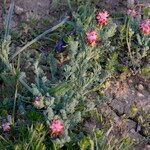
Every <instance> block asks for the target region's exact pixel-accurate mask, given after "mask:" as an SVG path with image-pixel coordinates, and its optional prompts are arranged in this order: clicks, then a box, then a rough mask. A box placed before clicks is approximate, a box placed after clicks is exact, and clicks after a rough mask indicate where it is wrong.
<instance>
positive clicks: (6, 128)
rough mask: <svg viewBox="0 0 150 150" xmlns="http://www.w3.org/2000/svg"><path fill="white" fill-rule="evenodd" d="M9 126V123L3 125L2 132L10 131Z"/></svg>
mask: <svg viewBox="0 0 150 150" xmlns="http://www.w3.org/2000/svg"><path fill="white" fill-rule="evenodd" d="M10 125H11V124H10V123H9V122H6V123H3V124H2V129H3V131H10V129H11V127H10Z"/></svg>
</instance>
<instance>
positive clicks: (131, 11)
mask: <svg viewBox="0 0 150 150" xmlns="http://www.w3.org/2000/svg"><path fill="white" fill-rule="evenodd" d="M127 14H128V15H129V16H131V17H136V16H137V15H138V13H137V11H136V10H135V9H128V11H127Z"/></svg>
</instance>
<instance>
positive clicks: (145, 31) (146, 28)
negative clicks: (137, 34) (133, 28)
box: [140, 19, 150, 35]
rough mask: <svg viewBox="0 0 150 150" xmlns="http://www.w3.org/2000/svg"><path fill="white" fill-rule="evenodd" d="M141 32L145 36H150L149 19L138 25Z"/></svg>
mask: <svg viewBox="0 0 150 150" xmlns="http://www.w3.org/2000/svg"><path fill="white" fill-rule="evenodd" d="M140 29H141V32H142V33H143V34H145V35H150V19H145V20H143V21H142V22H141V23H140Z"/></svg>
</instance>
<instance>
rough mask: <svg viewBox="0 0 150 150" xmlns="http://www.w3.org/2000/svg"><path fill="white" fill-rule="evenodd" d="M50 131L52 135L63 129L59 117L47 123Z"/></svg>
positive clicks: (56, 134)
mask: <svg viewBox="0 0 150 150" xmlns="http://www.w3.org/2000/svg"><path fill="white" fill-rule="evenodd" d="M49 128H50V132H51V134H52V135H54V136H58V135H60V134H61V133H62V132H63V131H64V125H63V123H62V122H61V120H59V119H54V120H53V121H52V122H51V124H50V125H49Z"/></svg>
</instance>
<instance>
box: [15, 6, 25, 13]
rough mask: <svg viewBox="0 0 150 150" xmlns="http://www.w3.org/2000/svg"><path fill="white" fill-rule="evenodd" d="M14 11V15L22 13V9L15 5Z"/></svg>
mask: <svg viewBox="0 0 150 150" xmlns="http://www.w3.org/2000/svg"><path fill="white" fill-rule="evenodd" d="M14 12H15V14H16V15H21V14H23V13H24V9H23V8H21V7H19V6H17V5H15V8H14Z"/></svg>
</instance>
